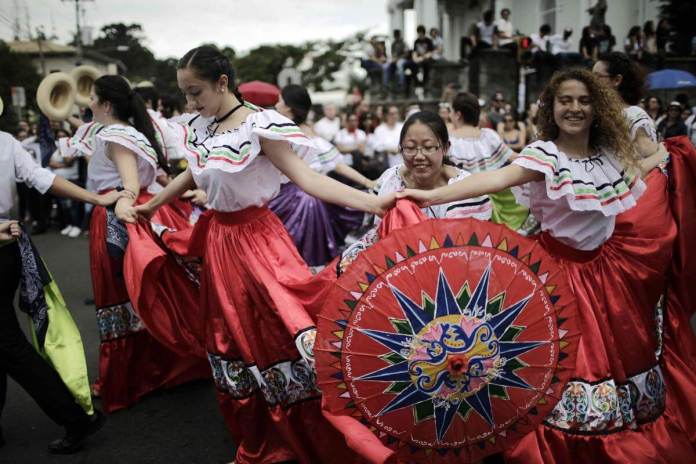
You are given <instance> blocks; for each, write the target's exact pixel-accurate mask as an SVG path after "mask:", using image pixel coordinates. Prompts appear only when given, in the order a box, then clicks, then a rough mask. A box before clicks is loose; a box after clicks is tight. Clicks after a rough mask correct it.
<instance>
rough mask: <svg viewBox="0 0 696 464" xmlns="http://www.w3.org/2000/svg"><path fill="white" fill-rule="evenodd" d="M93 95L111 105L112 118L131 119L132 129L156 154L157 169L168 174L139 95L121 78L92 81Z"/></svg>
mask: <svg viewBox="0 0 696 464" xmlns="http://www.w3.org/2000/svg"><path fill="white" fill-rule="evenodd" d="M94 93H95V94H96V95H97V97H98V98H99V101H100V102H109V103H111V107H112V109H113V116H114V117H116V118H117V119H119V120H121V121H129V120H131V119H132V121H133V127H135V129H136V130H137V131H138V132H140V133H141V134H143V135H144V136H145V138H147V141H148V142H150V145H152V148H153V149H154V150H155V152H156V153H157V164H158V165H159V167H161V168H162V169H163V170H164V172H166V173H167V174H169V165H168V164H167V159H166V158H165V157H164V152H163V151H162V146H161V145H160V143H159V142H158V141H157V137H156V136H155V127H154V126H153V125H152V119H150V114H149V113H148V112H147V108H145V102H143V99H142V97H141V96H140V95H138V94H137V93H135V92H134V91H133V90H132V89H131V88H130V85H128V81H126V80H125V79H124V78H123V77H121V76H114V75H106V76H102V77H100V78H98V79H97V80H95V81H94Z"/></svg>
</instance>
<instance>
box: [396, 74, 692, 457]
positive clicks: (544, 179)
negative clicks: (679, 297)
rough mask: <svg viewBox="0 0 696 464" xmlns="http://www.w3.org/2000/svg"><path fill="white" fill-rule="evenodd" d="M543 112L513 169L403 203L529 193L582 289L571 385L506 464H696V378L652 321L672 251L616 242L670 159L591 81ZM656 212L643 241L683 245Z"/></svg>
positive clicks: (572, 87)
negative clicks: (648, 183) (634, 135)
mask: <svg viewBox="0 0 696 464" xmlns="http://www.w3.org/2000/svg"><path fill="white" fill-rule="evenodd" d="M540 103H541V105H540V106H541V107H540V109H539V116H538V117H539V121H538V123H539V126H538V127H539V140H538V141H536V142H534V143H532V144H530V145H529V146H527V147H526V148H525V149H524V150H522V152H521V153H520V156H519V157H517V158H516V159H515V160H513V161H512V163H511V164H510V165H508V166H505V167H503V168H501V169H498V170H495V171H489V172H483V173H477V174H473V175H471V176H469V177H468V178H466V179H464V180H462V181H460V182H458V183H456V184H452V185H449V186H445V187H441V188H439V189H436V190H430V191H413V190H406V191H405V192H404V193H403V195H404V196H409V197H411V198H414V199H416V200H418V201H420V203H421V204H438V203H442V202H447V201H453V200H455V199H462V198H469V197H473V196H478V195H482V194H486V193H490V192H496V191H499V190H501V189H504V188H508V187H514V188H513V191H517V190H518V189H517V187H518V186H520V185H522V184H527V183H528V184H529V196H528V197H518V200H520V201H526V202H528V204H529V206H530V209H531V210H532V212H533V213H534V215H535V216H536V217H537V218H538V219H539V220H540V221H541V228H542V231H543V232H542V234H541V236H540V238H539V241H540V243H541V245H542V246H544V248H546V249H547V250H548V251H549V252H550V253H551V254H552V255H554V256H555V257H556V258H557V259H558V260H559V261H560V264H561V266H562V268H563V270H564V272H565V273H566V276H567V278H568V280H569V282H570V284H571V287H572V288H573V291H574V294H575V298H576V301H577V305H578V315H577V318H578V321H577V323H578V325H579V327H580V332H581V334H582V338H581V340H580V343H579V350H578V358H577V363H576V367H575V372H574V373H573V375H572V379H573V380H571V381H570V382H569V383H568V384H567V386H566V388H565V390H564V393H563V396H562V398H561V400H560V401H559V402H558V404H557V405H556V407H555V408H554V410H553V412H552V413H551V415H549V416H548V417H547V418H546V420H545V421H544V423H543V424H542V425H540V426H539V427H538V428H537V429H536V430H535V431H534V432H532V433H530V434H528V435H527V436H525V437H524V438H523V439H522V441H521V442H520V443H519V444H518V445H516V446H515V447H513V448H511V449H508V450H506V452H505V458H506V461H509V462H573V461H575V460H577V459H578V456H579V455H581V456H582V459H583V460H587V461H588V462H654V461H655V460H664V461H666V462H681V461H688V460H689V459H692V457H693V455H694V442H695V440H694V431H693V426H692V424H693V422H694V417H696V413H695V411H694V406H690V403H689V402H688V400H687V398H689V397H691V396H693V395H694V394H696V375H695V374H694V372H693V371H692V369H691V368H689V367H688V366H687V365H686V364H685V363H683V362H682V361H681V360H680V359H679V358H678V357H677V356H676V355H675V354H674V352H673V350H672V348H671V346H670V345H669V344H668V343H665V344H664V345H662V344H661V342H660V338H659V337H658V335H657V331H656V323H655V319H654V318H653V308H654V306H655V304H656V303H657V301H658V299H659V298H660V296H661V294H662V292H663V290H664V288H665V285H666V282H665V280H666V276H667V275H668V273H669V269H670V265H671V259H670V255H669V247H665V246H663V245H662V244H655V243H654V241H653V239H652V237H649V238H646V237H644V236H641V235H640V234H636V233H635V231H631V230H626V229H621V230H619V229H618V228H617V229H616V231H615V224H616V216H617V215H619V214H621V213H624V214H631V213H632V210H631V209H632V208H633V207H634V206H635V205H636V203H637V200H638V198H639V197H640V196H641V195H642V194H643V193H644V191H645V189H646V187H645V184H644V182H643V181H642V180H641V179H640V177H639V176H638V174H637V171H638V169H640V170H641V171H643V172H648V171H649V170H650V169H652V168H653V167H655V166H656V165H657V164H658V163H659V161H660V160H661V153H658V154H655V155H652V156H650V157H648V158H644V159H640V155H639V154H638V152H637V151H636V149H635V147H634V145H633V143H632V142H631V139H630V136H629V131H628V125H627V123H626V119H625V117H624V114H623V108H622V105H621V101H620V99H619V98H618V95H617V94H616V93H615V92H613V91H612V90H610V89H609V88H607V87H606V86H604V85H602V83H601V82H600V81H599V80H598V79H597V78H596V77H595V76H593V75H592V73H590V72H589V71H586V70H579V69H571V70H566V71H562V72H560V73H557V74H556V75H554V77H553V78H552V79H551V82H550V83H549V85H548V86H547V87H546V89H544V91H543V93H542V95H541V98H540ZM516 193H517V192H516ZM654 206H655V210H654V212H653V214H654V216H653V218H654V221H649V222H651V223H654V224H655V225H650V224H648V225H641V226H640V227H639V229H638V230H639V231H640V232H644V231H646V230H648V231H649V230H650V228H653V227H654V228H657V227H661V228H665V229H666V230H669V231H670V232H669V233H668V234H667V236H666V237H665V238H664V240H667V241H668V240H670V239H671V240H674V236H675V234H676V226H675V224H674V221H673V219H672V216H671V214H670V211H669V202H668V201H664V200H661V201H655V202H654ZM627 211H628V213H625V212H627ZM645 222H648V221H645ZM648 235H650V234H648ZM665 253H667V256H665ZM690 336H691V337H693V335H690Z"/></svg>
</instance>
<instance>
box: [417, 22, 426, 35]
mask: <svg viewBox="0 0 696 464" xmlns="http://www.w3.org/2000/svg"><path fill="white" fill-rule="evenodd" d="M416 32H417V33H418V34H425V26H424V25H422V24H421V25H419V26H418V27H417V28H416Z"/></svg>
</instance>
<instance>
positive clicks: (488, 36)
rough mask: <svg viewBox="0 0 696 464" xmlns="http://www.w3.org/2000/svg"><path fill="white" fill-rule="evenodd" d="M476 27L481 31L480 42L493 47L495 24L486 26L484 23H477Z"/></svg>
mask: <svg viewBox="0 0 696 464" xmlns="http://www.w3.org/2000/svg"><path fill="white" fill-rule="evenodd" d="M476 27H478V30H479V40H480V41H481V42H486V43H487V44H489V45H493V32H494V31H495V23H491V24H486V23H485V22H483V21H479V22H478V23H476Z"/></svg>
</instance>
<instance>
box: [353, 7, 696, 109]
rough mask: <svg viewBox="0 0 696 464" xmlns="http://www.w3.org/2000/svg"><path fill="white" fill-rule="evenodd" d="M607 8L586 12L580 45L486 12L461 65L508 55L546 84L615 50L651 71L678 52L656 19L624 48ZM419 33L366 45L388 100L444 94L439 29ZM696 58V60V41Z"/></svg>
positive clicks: (633, 33)
mask: <svg viewBox="0 0 696 464" xmlns="http://www.w3.org/2000/svg"><path fill="white" fill-rule="evenodd" d="M607 9H608V3H607V2H606V1H605V0H597V1H596V3H595V4H594V5H593V6H592V7H590V8H589V9H588V10H587V13H588V14H589V16H590V21H589V24H588V25H587V26H585V27H583V28H582V30H581V31H580V37H579V41H576V37H577V32H576V31H574V30H573V29H572V28H566V29H564V30H562V31H554V30H553V28H552V26H551V25H550V24H542V25H541V26H540V27H539V29H538V30H537V31H534V32H532V31H524V32H521V31H520V30H518V29H517V28H516V27H515V26H514V23H513V18H512V13H511V10H510V9H508V8H503V9H501V10H500V16H499V18H497V19H496V18H495V13H494V11H493V10H487V11H485V12H483V14H482V16H481V19H480V20H479V21H476V22H475V23H473V24H472V25H471V28H470V31H469V32H468V34H467V35H466V36H464V37H462V38H461V41H460V62H461V63H467V62H468V61H469V60H470V59H473V58H474V57H476V56H477V54H478V53H480V52H482V51H487V50H504V51H507V52H508V53H511V54H513V55H514V56H515V57H516V60H517V61H518V63H519V64H520V66H521V67H523V68H524V72H525V74H530V73H534V72H537V71H538V70H539V69H540V68H542V69H543V72H538V73H537V77H538V79H540V80H545V79H546V78H548V77H549V76H550V74H551V73H552V72H553V71H554V70H556V69H558V68H562V67H566V66H572V65H584V66H591V65H592V64H593V63H594V62H596V61H597V60H598V59H599V57H600V56H602V55H605V54H608V53H611V52H612V51H623V52H625V53H627V54H628V55H629V56H630V57H632V58H633V59H635V60H636V61H639V62H641V63H642V64H644V65H646V66H647V67H651V68H652V67H661V64H662V62H663V60H664V58H665V57H666V56H669V55H670V54H672V53H673V51H674V45H673V44H674V40H675V37H674V31H673V30H672V28H671V27H670V25H669V22H668V21H667V20H666V19H660V20H659V21H658V22H657V26H655V21H653V20H648V21H646V22H645V23H644V24H643V26H642V27H641V26H640V25H635V26H633V27H632V28H631V29H630V30H629V32H628V34H627V36H626V37H625V38H624V39H623V43H621V39H620V38H619V39H618V41H617V37H616V36H615V35H614V33H613V31H612V28H611V26H610V25H609V24H607V23H606V21H605V15H606V11H607ZM416 32H417V38H416V39H415V41H414V43H413V44H412V46H410V47H409V46H408V45H407V44H406V43H405V41H404V39H403V36H402V31H400V30H395V31H393V37H392V38H391V39H387V38H384V37H382V38H379V37H377V36H375V37H372V38H371V39H370V41H369V43H367V45H366V49H365V54H364V59H363V60H362V66H363V67H364V68H365V69H366V70H367V73H368V77H369V80H370V82H372V83H373V87H372V90H373V91H374V90H378V91H380V92H381V95H382V96H383V97H386V96H397V95H400V94H403V95H404V96H405V97H406V98H410V97H412V96H414V95H415V96H418V97H421V94H419V93H417V91H416V92H414V90H416V89H417V88H422V89H423V92H424V95H430V96H432V95H437V96H439V95H440V93H441V91H443V89H431V88H429V83H430V82H431V81H432V79H431V77H432V73H433V68H434V66H435V64H436V63H437V62H438V61H441V60H444V42H443V39H442V37H441V35H440V31H439V30H438V29H437V28H431V29H430V30H429V31H427V30H426V28H425V26H423V25H419V26H418V27H417V31H416ZM387 43H389V44H390V46H389V47H388V46H387ZM693 54H695V55H696V36H695V37H694V50H693ZM374 84H377V86H376V87H375V85H374Z"/></svg>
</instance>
